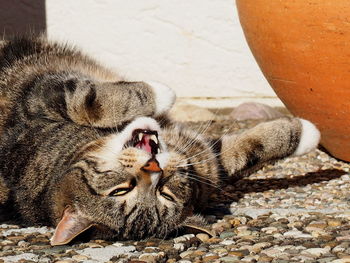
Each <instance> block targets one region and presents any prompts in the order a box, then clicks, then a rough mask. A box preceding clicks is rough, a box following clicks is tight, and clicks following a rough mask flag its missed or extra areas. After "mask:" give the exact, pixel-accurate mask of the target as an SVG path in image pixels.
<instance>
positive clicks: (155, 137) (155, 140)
mask: <svg viewBox="0 0 350 263" xmlns="http://www.w3.org/2000/svg"><path fill="white" fill-rule="evenodd" d="M150 140H152V141H154V142H155V143H156V144H158V139H157V136H155V135H151V137H150Z"/></svg>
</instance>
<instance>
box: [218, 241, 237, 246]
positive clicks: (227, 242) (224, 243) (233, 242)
mask: <svg viewBox="0 0 350 263" xmlns="http://www.w3.org/2000/svg"><path fill="white" fill-rule="evenodd" d="M235 243H236V242H235V241H233V240H224V241H222V242H220V244H221V245H224V246H230V245H233V244H235Z"/></svg>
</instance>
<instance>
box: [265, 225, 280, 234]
mask: <svg viewBox="0 0 350 263" xmlns="http://www.w3.org/2000/svg"><path fill="white" fill-rule="evenodd" d="M261 231H262V232H265V233H266V234H273V233H277V232H278V229H277V228H276V227H273V226H270V227H264V228H262V229H261Z"/></svg>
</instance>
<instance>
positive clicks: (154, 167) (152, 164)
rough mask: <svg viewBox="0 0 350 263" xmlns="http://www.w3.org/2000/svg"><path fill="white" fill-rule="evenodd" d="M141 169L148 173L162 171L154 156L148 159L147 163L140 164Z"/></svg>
mask: <svg viewBox="0 0 350 263" xmlns="http://www.w3.org/2000/svg"><path fill="white" fill-rule="evenodd" d="M141 170H143V171H145V172H148V173H160V172H161V171H162V169H161V168H160V167H159V162H158V161H157V159H156V158H154V157H152V158H151V159H149V160H148V161H147V163H146V164H145V165H144V166H142V168H141Z"/></svg>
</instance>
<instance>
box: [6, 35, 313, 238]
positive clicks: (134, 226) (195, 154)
mask: <svg viewBox="0 0 350 263" xmlns="http://www.w3.org/2000/svg"><path fill="white" fill-rule="evenodd" d="M152 85H154V86H152ZM174 99H175V96H174V93H173V92H172V91H171V90H170V89H169V88H166V87H164V86H162V85H158V84H152V83H144V82H128V81H126V80H123V79H121V78H120V77H119V76H117V75H116V74H114V73H112V72H111V71H109V70H107V69H105V68H103V67H102V66H99V65H98V64H97V63H96V62H94V61H93V60H91V59H90V58H88V57H86V56H85V55H83V54H82V53H80V52H79V51H77V50H75V49H72V48H69V47H66V46H61V45H58V44H55V43H54V44H50V43H48V42H47V41H46V40H44V39H25V38H23V39H16V40H13V41H9V42H6V43H5V44H4V45H3V46H2V47H1V49H0V132H1V136H0V190H1V195H0V204H2V206H4V207H6V208H7V209H12V210H13V211H15V212H16V213H17V215H18V217H19V219H20V220H21V221H22V223H25V224H27V225H35V224H47V225H51V226H54V227H55V226H57V224H59V222H61V220H62V218H63V217H64V215H65V211H70V212H71V213H73V214H74V215H75V217H74V218H76V220H77V222H79V220H80V219H81V221H82V222H88V223H89V224H88V225H86V226H89V227H90V224H91V225H92V228H90V234H91V236H92V237H95V238H97V237H98V238H116V239H143V238H146V237H150V236H157V237H161V238H164V237H166V236H167V235H168V234H169V233H170V232H172V231H175V230H177V229H179V228H182V227H184V226H185V225H189V224H190V225H196V224H198V225H201V226H203V225H204V221H203V219H201V218H200V217H199V216H197V215H196V213H198V212H200V211H201V210H203V209H204V208H205V205H206V202H207V201H208V197H209V195H210V194H211V193H212V192H213V191H214V190H215V189H218V188H219V187H220V184H222V182H221V181H220V178H221V176H223V175H224V174H228V176H235V175H236V174H238V173H240V174H241V173H243V172H244V171H247V170H251V169H254V168H256V167H259V166H261V165H262V164H264V163H265V162H269V161H271V160H277V159H280V158H284V157H286V156H288V155H292V154H293V153H294V152H295V151H296V149H297V148H298V149H299V150H298V154H303V153H306V151H310V150H312V149H314V148H315V147H316V146H317V143H318V140H319V138H317V140H306V139H305V140H303V143H304V144H305V145H303V147H298V146H300V145H299V142H300V137H301V134H306V135H307V134H316V133H317V132H316V131H317V129H316V128H315V126H313V125H312V124H311V123H308V122H307V121H303V124H302V123H301V121H300V120H299V119H295V118H283V119H280V120H275V121H272V122H267V123H263V124H260V125H258V126H257V127H255V128H253V129H251V130H248V131H247V132H245V133H242V134H240V135H234V134H227V135H224V136H223V137H222V138H218V139H217V140H211V139H208V138H206V137H205V136H204V135H203V133H204V131H205V130H206V128H207V127H208V125H207V124H204V125H203V126H202V127H201V128H200V129H199V130H196V131H192V130H190V129H189V128H187V127H186V126H184V125H183V124H178V123H173V122H172V121H171V120H168V119H167V117H166V111H167V110H169V109H170V107H171V106H172V104H173V102H174ZM305 122H307V123H308V125H305ZM135 129H146V130H152V131H157V133H158V138H159V144H160V152H159V153H157V154H156V155H155V156H154V158H155V159H156V160H157V162H158V163H159V166H160V168H161V169H162V171H161V172H146V171H145V170H144V169H143V167H144V166H145V164H146V163H147V162H148V160H150V159H151V158H152V155H151V154H150V153H149V152H147V151H144V150H142V149H139V148H136V147H133V146H132V145H128V141H129V140H130V139H131V138H132V133H133V131H134V130H135ZM305 129H308V131H309V132H306V131H305ZM306 135H305V136H306ZM305 136H304V137H305ZM306 144H307V145H306ZM300 149H301V150H300ZM303 149H306V150H305V152H302V151H303ZM124 188H125V189H131V190H128V191H126V190H125V191H122V194H121V195H118V194H116V195H114V194H113V193H114V191H115V190H118V189H124ZM67 209H68V210H67ZM82 229H85V228H84V227H82ZM77 234H79V233H77ZM72 237H74V235H73V236H72ZM68 241H70V239H67V242H68Z"/></svg>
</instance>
